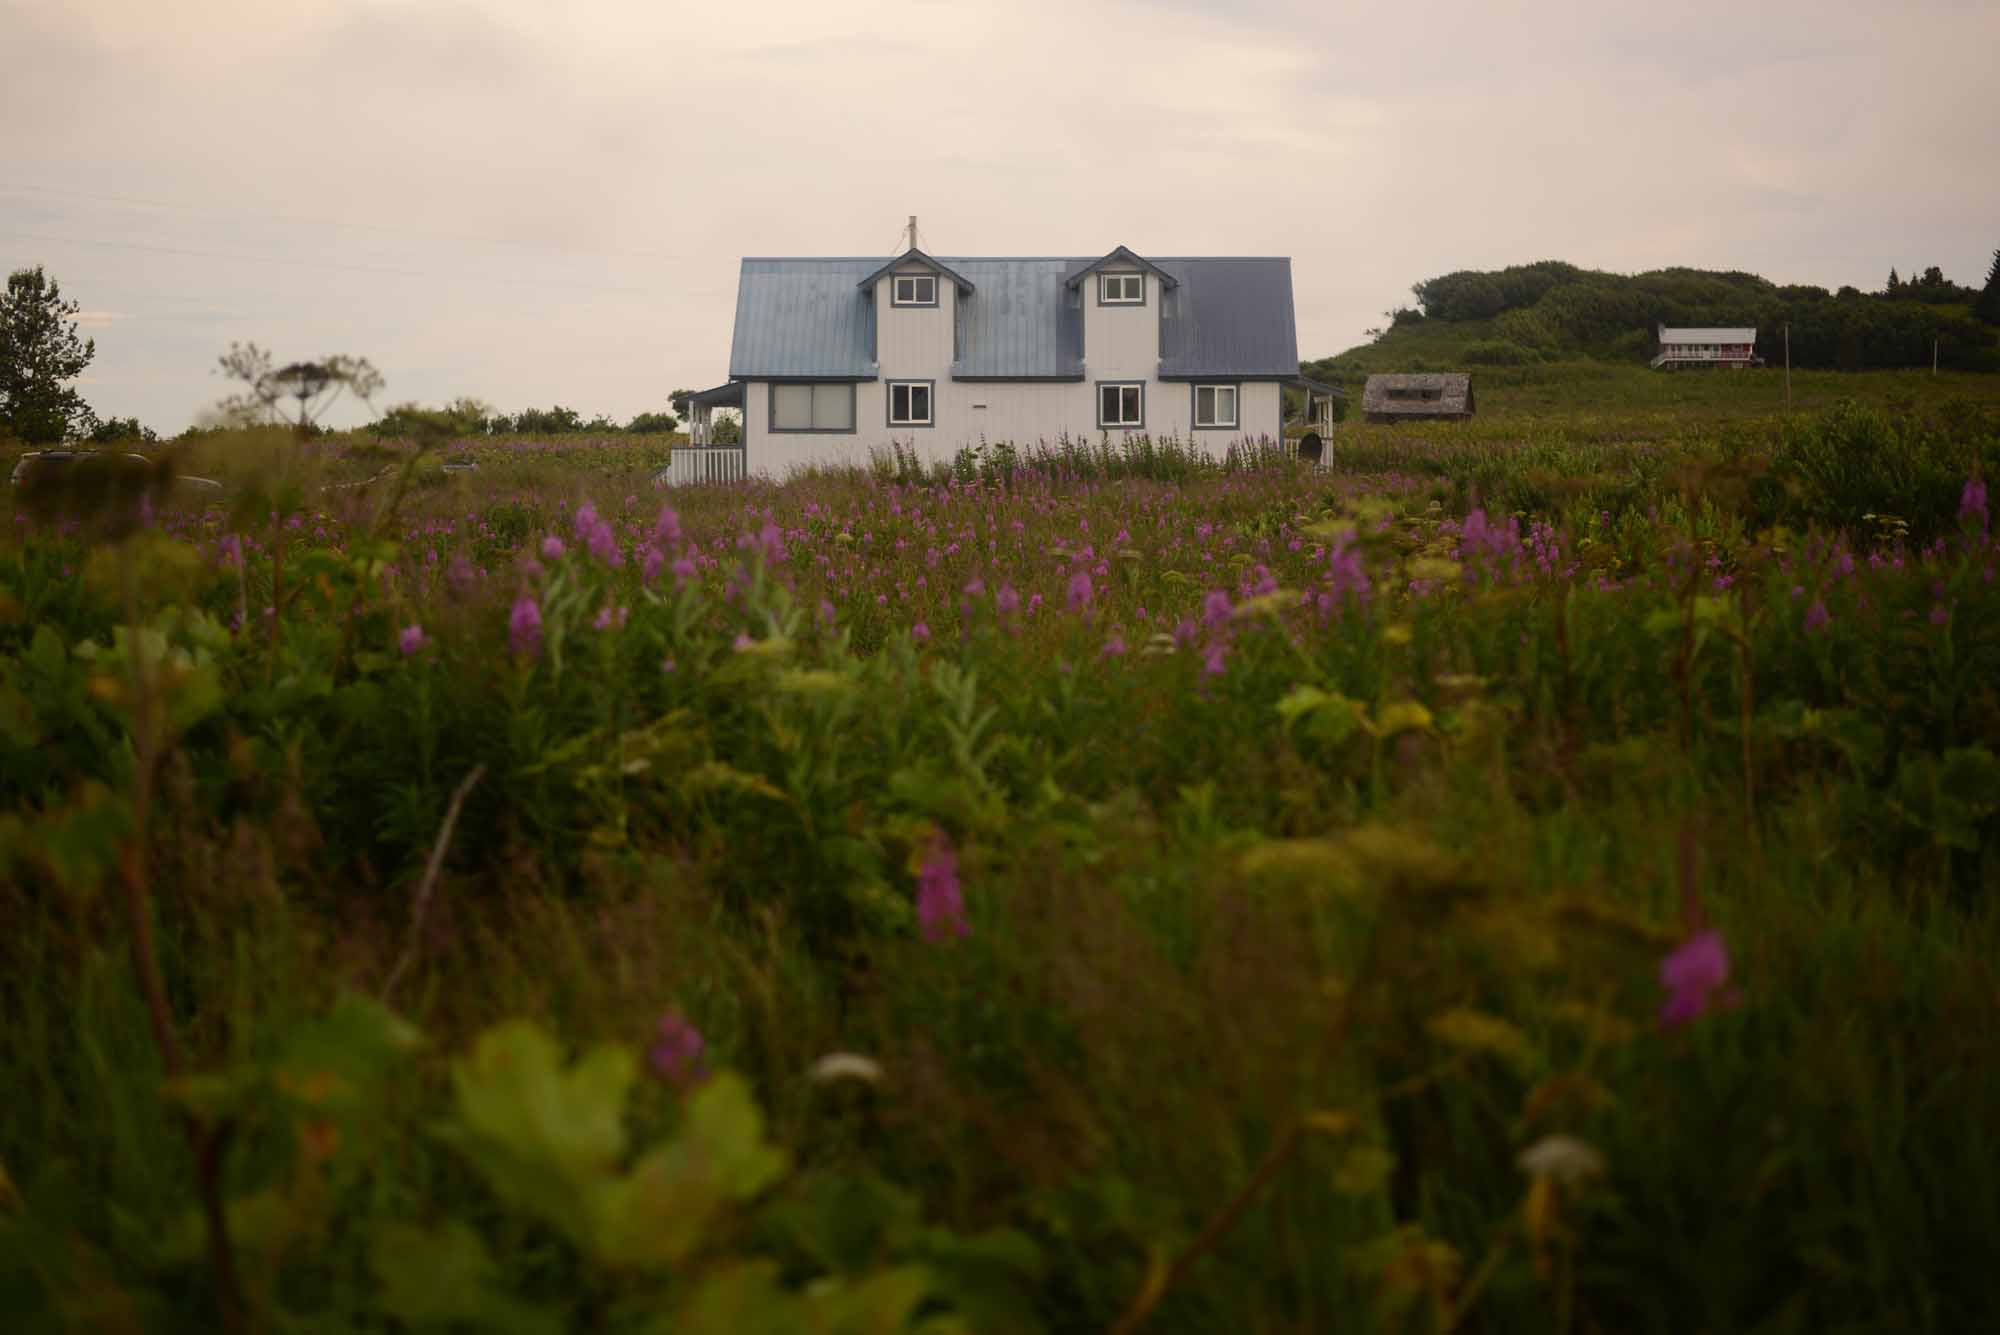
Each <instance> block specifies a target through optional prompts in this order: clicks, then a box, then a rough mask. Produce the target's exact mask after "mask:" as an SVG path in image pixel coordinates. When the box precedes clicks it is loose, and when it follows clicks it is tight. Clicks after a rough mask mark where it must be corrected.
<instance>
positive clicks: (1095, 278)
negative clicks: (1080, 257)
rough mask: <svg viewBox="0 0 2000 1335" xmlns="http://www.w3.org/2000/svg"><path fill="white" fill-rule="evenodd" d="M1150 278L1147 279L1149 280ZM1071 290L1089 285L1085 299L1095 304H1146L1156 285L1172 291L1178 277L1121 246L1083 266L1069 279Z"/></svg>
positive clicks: (1178, 282)
mask: <svg viewBox="0 0 2000 1335" xmlns="http://www.w3.org/2000/svg"><path fill="white" fill-rule="evenodd" d="M1149 279H1150V280H1151V281H1148V280H1149ZM1067 281H1068V283H1069V287H1070V290H1071V291H1073V292H1074V291H1077V290H1078V289H1080V288H1082V287H1083V285H1084V283H1085V282H1086V281H1088V282H1089V284H1090V289H1089V292H1088V294H1087V298H1086V299H1087V300H1088V301H1089V302H1090V303H1091V304H1093V305H1097V306H1148V305H1151V304H1152V299H1151V293H1152V291H1153V289H1154V288H1155V287H1157V288H1158V289H1159V290H1161V291H1171V290H1172V289H1173V288H1175V287H1178V286H1179V285H1180V280H1179V279H1177V278H1175V277H1174V276H1173V275H1172V274H1170V273H1168V272H1167V271H1166V270H1165V269H1162V268H1161V267H1160V266H1159V265H1157V264H1154V263H1153V262H1152V261H1151V260H1149V259H1147V258H1146V257H1145V256H1143V255H1139V254H1136V253H1134V252H1133V251H1131V250H1128V249H1127V248H1126V247H1124V246H1119V247H1117V248H1115V249H1114V250H1113V251H1112V252H1111V253H1110V254H1109V255H1106V256H1104V257H1103V258H1102V259H1099V260H1094V261H1092V262H1091V263H1089V264H1086V265H1084V266H1083V267H1082V268H1080V269H1078V270H1077V271H1076V272H1075V273H1072V274H1071V275H1070V276H1069V278H1068V280H1067Z"/></svg>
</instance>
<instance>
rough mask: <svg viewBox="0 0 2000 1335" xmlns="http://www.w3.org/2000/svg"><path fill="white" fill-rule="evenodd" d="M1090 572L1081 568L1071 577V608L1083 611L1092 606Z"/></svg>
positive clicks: (1074, 610)
mask: <svg viewBox="0 0 2000 1335" xmlns="http://www.w3.org/2000/svg"><path fill="white" fill-rule="evenodd" d="M1091 592H1092V590H1091V586H1090V572H1089V571H1087V570H1079V571H1077V572H1076V573H1075V574H1074V575H1071V576H1070V577H1069V610H1070V611H1072V612H1081V611H1083V610H1084V609H1085V608H1087V607H1089V606H1090V595H1091Z"/></svg>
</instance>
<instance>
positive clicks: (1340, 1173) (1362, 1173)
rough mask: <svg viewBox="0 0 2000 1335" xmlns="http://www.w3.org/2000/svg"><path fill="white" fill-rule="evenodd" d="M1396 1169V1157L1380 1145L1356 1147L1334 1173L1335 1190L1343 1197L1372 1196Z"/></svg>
mask: <svg viewBox="0 0 2000 1335" xmlns="http://www.w3.org/2000/svg"><path fill="white" fill-rule="evenodd" d="M1395 1167H1396V1156H1395V1155H1393V1154H1391V1153H1389V1151H1387V1150H1385V1149H1383V1148H1382V1147H1381V1146H1380V1145H1356V1146H1355V1147H1354V1148H1353V1149H1351V1150H1349V1151H1348V1152H1347V1153H1346V1155H1345V1156H1343V1157H1342V1159H1341V1161H1340V1167H1339V1168H1337V1169H1335V1170H1334V1173H1333V1189H1334V1190H1335V1191H1337V1192H1339V1193H1340V1194H1341V1195H1343V1196H1370V1195H1373V1194H1374V1193H1375V1192H1377V1191H1379V1190H1381V1187H1382V1184H1383V1183H1384V1182H1387V1181H1388V1180H1389V1174H1390V1173H1391V1172H1392V1171H1393V1170H1394V1169H1395Z"/></svg>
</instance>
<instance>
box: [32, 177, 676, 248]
mask: <svg viewBox="0 0 2000 1335" xmlns="http://www.w3.org/2000/svg"><path fill="white" fill-rule="evenodd" d="M0 190H21V191H31V192H34V193H36V194H45V195H67V196H70V197H72V198H75V199H87V200H94V201H97V202H100V203H108V204H136V205H139V206H140V207H142V208H151V209H177V210H180V211H182V212H186V213H191V214H193V215H194V216H196V217H201V218H207V219H209V220H210V221H214V222H238V221H244V220H249V221H255V222H281V223H297V224H302V225H305V226H309V227H346V228H352V229H355V230H359V231H368V232H392V233H398V232H399V233H405V234H408V235H410V236H424V237H431V238H434V239H436V240H440V241H478V242H482V243H484V244H487V245H495V246H522V247H526V248H529V249H535V250H560V251H566V252H568V253H570V254H575V255H605V256H611V257H615V258H633V259H656V260H679V259H686V258H687V257H686V256H685V255H680V254H674V253H670V252H667V251H662V250H605V249H596V248H592V247H589V246H571V245H564V244H563V243H561V242H556V241H521V240H517V239H513V238H509V237H502V236H481V235H478V234H476V233H471V232H443V231H437V230H434V229H432V228H428V227H410V226H406V225H404V224H401V223H383V222H356V221H352V220H349V219H342V218H308V217H305V216H303V215H300V214H286V213H258V212H255V211H253V210H249V209H234V210H231V211H230V212H226V213H216V212H213V211H211V209H210V208H209V206H207V205H203V204H188V203H184V202H181V201H178V200H170V199H146V198H142V197H140V196H137V195H112V194H104V193H101V192H97V191H91V190H72V189H70V188H68V187H67V186H58V185H36V184H34V183H32V182H28V181H0Z"/></svg>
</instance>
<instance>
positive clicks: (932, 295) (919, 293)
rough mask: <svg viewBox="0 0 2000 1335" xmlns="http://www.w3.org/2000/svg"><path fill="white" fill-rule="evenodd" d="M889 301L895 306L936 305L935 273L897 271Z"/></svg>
mask: <svg viewBox="0 0 2000 1335" xmlns="http://www.w3.org/2000/svg"><path fill="white" fill-rule="evenodd" d="M890 303H891V304H892V305H896V306H935V305H937V275H936V274H928V273H899V274H897V275H896V277H895V287H894V289H893V290H892V291H891V294H890Z"/></svg>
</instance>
